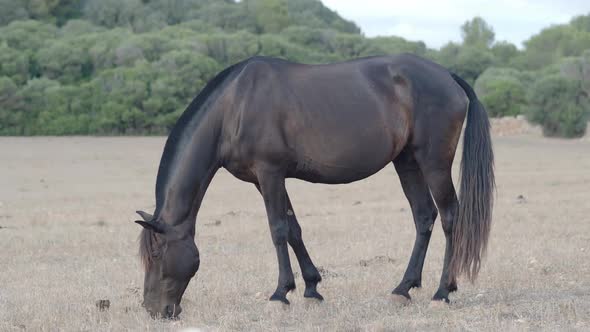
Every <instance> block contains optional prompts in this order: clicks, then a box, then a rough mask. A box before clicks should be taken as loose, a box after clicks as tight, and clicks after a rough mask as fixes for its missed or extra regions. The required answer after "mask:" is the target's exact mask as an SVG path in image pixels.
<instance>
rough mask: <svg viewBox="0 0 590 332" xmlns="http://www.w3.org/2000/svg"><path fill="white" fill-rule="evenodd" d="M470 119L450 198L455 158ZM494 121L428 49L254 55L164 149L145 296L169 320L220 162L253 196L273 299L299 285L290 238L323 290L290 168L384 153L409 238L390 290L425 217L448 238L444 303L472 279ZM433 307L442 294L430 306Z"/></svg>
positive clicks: (357, 171) (416, 262)
mask: <svg viewBox="0 0 590 332" xmlns="http://www.w3.org/2000/svg"><path fill="white" fill-rule="evenodd" d="M465 119H467V120H466V125H465V131H464V135H463V154H462V161H461V179H460V191H459V197H458V196H457V193H456V191H455V188H454V186H453V181H452V179H451V165H452V163H453V159H454V156H455V152H456V148H457V144H458V141H459V138H460V135H461V131H462V128H463V123H464V121H465ZM489 127H490V124H489V119H488V117H487V113H486V111H485V109H484V107H483V105H482V104H481V103H480V102H479V100H478V99H477V96H476V94H475V92H474V91H473V89H472V87H471V86H470V85H469V84H468V83H467V82H465V81H464V80H463V79H462V78H461V77H459V76H458V75H456V74H454V73H452V72H450V71H449V70H448V69H446V68H444V67H442V66H440V65H438V64H436V63H434V62H431V61H429V60H427V59H424V58H421V57H418V56H415V55H412V54H399V55H389V56H376V57H367V58H360V59H355V60H350V61H346V62H340V63H335V64H321V65H307V64H300V63H294V62H289V61H287V60H282V59H277V58H271V57H259V56H257V57H253V58H250V59H247V60H244V61H242V62H239V63H236V64H234V65H232V66H230V67H228V68H226V69H224V70H223V71H221V72H220V73H219V74H217V75H216V76H215V77H214V78H213V79H211V80H210V81H209V82H208V83H207V84H206V86H205V87H204V88H203V89H202V90H201V92H200V93H199V94H198V95H197V97H195V98H194V99H193V101H192V102H191V103H190V104H189V105H188V107H187V108H186V110H185V111H184V113H183V114H182V115H181V116H180V118H179V119H178V121H177V122H176V124H175V125H174V126H173V128H172V130H171V132H170V134H169V137H168V139H167V141H166V144H165V146H164V151H163V154H162V158H161V161H160V165H159V169H158V175H157V179H156V190H155V196H156V207H155V211H154V213H153V215H152V214H148V213H146V212H143V211H137V213H138V214H139V215H140V216H141V217H142V220H137V221H136V223H138V224H140V225H141V226H143V230H142V233H141V235H140V256H141V258H142V261H143V266H144V270H145V279H144V292H143V306H144V307H145V308H146V309H147V311H148V312H149V313H150V314H151V315H152V316H154V317H163V318H176V317H177V316H178V315H179V314H180V312H181V310H182V309H181V307H180V302H181V299H182V296H183V293H184V291H185V289H186V287H187V286H188V284H189V281H190V280H191V278H192V277H193V276H194V275H195V273H196V272H197V270H198V268H199V262H200V259H199V250H198V248H197V246H196V244H195V241H194V237H195V223H196V218H197V213H198V211H199V208H200V206H201V202H202V200H203V197H204V195H205V192H206V191H207V187H208V186H209V184H210V182H211V180H212V178H213V176H214V175H215V173H216V171H217V170H218V169H220V168H221V167H223V168H225V169H226V170H227V171H229V173H231V174H232V175H234V176H235V177H236V178H238V179H240V180H242V181H245V182H249V183H252V184H253V185H254V186H256V189H257V190H258V192H259V193H260V195H261V196H262V198H263V200H264V204H265V208H266V213H267V217H268V224H269V227H270V234H271V238H272V242H273V244H274V247H275V249H276V254H277V260H278V285H277V288H276V290H275V292H274V293H273V294H272V296H271V297H270V301H280V302H282V303H285V304H289V300H288V299H287V294H288V293H289V292H290V291H291V290H293V289H294V288H295V281H294V276H293V271H292V268H291V263H290V258H289V252H288V247H287V244H289V245H290V246H291V248H292V249H293V251H294V253H295V256H296V257H297V260H298V262H299V266H300V268H301V272H302V276H303V279H304V281H305V292H304V296H305V297H306V298H311V299H317V300H318V301H321V300H323V297H322V295H321V294H320V293H319V292H318V290H317V285H318V283H319V282H320V281H321V280H322V277H321V275H320V273H319V272H318V269H317V268H316V266H315V265H314V263H313V262H312V259H311V258H310V255H309V253H308V251H307V248H306V246H305V243H304V241H303V237H302V232H301V227H300V226H299V223H298V221H297V217H296V216H295V213H294V208H293V205H292V204H291V200H290V199H289V195H288V193H287V190H286V189H285V179H286V178H297V179H301V180H304V181H307V182H312V183H324V184H344V183H350V182H353V181H358V180H362V179H364V178H367V177H369V176H371V175H373V174H375V173H376V172H378V171H379V170H381V169H382V168H384V167H385V166H386V165H388V164H389V163H393V165H394V167H395V169H396V171H397V173H398V175H399V179H400V182H401V186H402V189H403V192H404V194H405V196H406V198H407V200H408V201H409V203H410V206H411V211H412V215H413V220H414V225H415V228H416V238H415V242H414V247H413V250H412V253H411V257H410V260H409V263H408V266H407V269H406V271H405V273H404V275H403V278H402V280H401V282H400V283H399V285H398V286H397V287H395V289H393V292H392V294H393V295H392V296H393V297H394V299H397V300H398V301H400V302H404V301H405V302H408V301H410V300H411V297H410V293H409V291H410V289H411V288H413V287H421V280H422V268H423V265H424V258H425V255H426V251H427V248H428V243H429V240H430V237H431V234H432V230H433V225H434V221H435V219H436V218H437V216H438V215H439V214H440V217H441V224H442V229H443V231H444V235H445V239H446V246H445V254H444V262H443V270H442V276H441V278H440V283H439V286H438V290H437V291H436V293H435V294H434V296H433V297H432V300H433V301H442V303H449V293H450V292H453V291H455V290H457V278H458V277H460V276H462V275H465V276H466V277H467V278H468V279H469V280H470V281H473V280H474V279H475V278H476V276H477V274H478V272H479V270H480V266H481V261H482V257H483V255H484V254H485V251H486V246H487V242H488V237H489V232H490V224H491V218H492V205H493V197H492V196H493V191H494V186H495V182H494V166H493V164H494V162H493V160H494V156H493V149H492V142H491V137H490V128H489ZM439 303H440V302H439Z"/></svg>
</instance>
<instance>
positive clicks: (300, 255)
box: [256, 185, 324, 301]
mask: <svg viewBox="0 0 590 332" xmlns="http://www.w3.org/2000/svg"><path fill="white" fill-rule="evenodd" d="M256 189H258V191H260V186H258V185H256ZM261 193H262V192H261ZM287 219H288V221H289V237H288V242H289V245H290V246H291V248H293V252H295V256H297V261H298V262H299V267H300V268H301V274H302V276H303V280H304V281H305V292H304V293H303V296H305V297H308V298H315V299H318V300H320V301H321V300H323V299H324V297H323V296H322V295H321V294H320V293H318V291H317V289H316V288H317V284H318V283H319V282H320V281H322V276H321V275H320V273H319V272H318V269H317V268H316V267H315V265H314V264H313V262H312V260H311V257H309V254H308V252H307V248H305V243H303V237H302V236H301V226H299V222H298V221H297V217H296V216H295V210H294V209H293V205H292V204H291V200H290V199H289V194H287Z"/></svg>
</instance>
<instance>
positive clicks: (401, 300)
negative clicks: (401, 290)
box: [391, 293, 412, 306]
mask: <svg viewBox="0 0 590 332" xmlns="http://www.w3.org/2000/svg"><path fill="white" fill-rule="evenodd" d="M391 301H392V302H393V303H395V304H398V305H400V306H407V305H409V304H410V303H412V300H411V299H409V298H407V297H405V296H403V295H400V294H395V293H393V294H391Z"/></svg>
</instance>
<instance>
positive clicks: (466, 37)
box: [461, 16, 495, 48]
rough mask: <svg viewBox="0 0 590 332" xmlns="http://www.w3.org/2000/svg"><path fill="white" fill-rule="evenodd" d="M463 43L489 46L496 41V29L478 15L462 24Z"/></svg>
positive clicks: (474, 45) (473, 45)
mask: <svg viewBox="0 0 590 332" xmlns="http://www.w3.org/2000/svg"><path fill="white" fill-rule="evenodd" d="M461 34H462V36H463V44H464V45H466V46H472V47H485V48H489V47H491V46H492V44H493V43H494V38H495V33H494V29H493V28H492V27H491V26H490V25H489V24H488V23H487V22H486V21H485V20H484V19H483V18H481V17H479V16H477V17H475V18H473V19H472V20H470V21H467V22H465V23H464V24H463V25H462V26H461Z"/></svg>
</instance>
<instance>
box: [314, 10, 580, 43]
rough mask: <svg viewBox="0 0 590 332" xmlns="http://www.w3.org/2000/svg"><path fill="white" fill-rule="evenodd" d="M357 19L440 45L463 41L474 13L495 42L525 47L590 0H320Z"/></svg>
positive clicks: (381, 31)
mask: <svg viewBox="0 0 590 332" xmlns="http://www.w3.org/2000/svg"><path fill="white" fill-rule="evenodd" d="M322 2H323V3H324V4H325V5H326V6H328V7H329V8H331V9H332V10H335V11H336V12H338V13H339V14H340V15H341V16H343V17H345V18H347V19H349V20H352V21H354V22H356V24H357V25H359V26H360V27H361V29H362V30H363V32H364V33H365V35H367V36H371V37H372V36H378V35H381V36H383V35H396V36H400V37H404V38H406V39H409V40H422V41H424V42H425V43H426V45H428V46H429V47H434V48H438V47H440V46H442V45H444V44H445V43H447V42H448V41H450V40H452V41H460V40H461V32H460V26H461V25H462V24H463V23H464V22H465V21H466V20H469V19H471V18H473V17H474V16H481V17H483V18H484V19H485V20H486V22H488V23H489V24H490V25H492V27H493V28H494V31H495V33H496V40H507V41H510V42H512V43H514V44H515V45H516V46H518V47H521V46H522V44H521V43H522V42H523V41H525V40H527V39H528V38H529V37H530V36H532V35H534V34H536V33H538V32H539V31H540V30H541V29H542V28H544V27H547V26H549V25H551V24H560V23H567V22H568V21H569V20H570V19H571V18H572V17H574V16H577V15H582V14H588V13H590V0H488V1H484V0H438V1H437V0H322Z"/></svg>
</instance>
